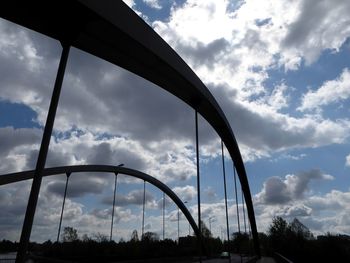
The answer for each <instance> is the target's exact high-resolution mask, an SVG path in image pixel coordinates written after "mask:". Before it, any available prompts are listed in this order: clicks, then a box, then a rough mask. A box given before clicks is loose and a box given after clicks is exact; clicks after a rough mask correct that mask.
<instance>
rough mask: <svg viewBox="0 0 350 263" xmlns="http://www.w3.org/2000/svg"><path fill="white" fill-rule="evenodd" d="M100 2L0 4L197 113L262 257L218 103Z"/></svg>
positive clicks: (128, 19) (123, 13)
mask: <svg viewBox="0 0 350 263" xmlns="http://www.w3.org/2000/svg"><path fill="white" fill-rule="evenodd" d="M101 3H102V2H101V1H99V0H52V1H20V0H11V1H9V0H8V1H3V2H2V3H1V4H0V6H1V8H0V17H2V18H5V19H7V20H10V21H12V22H14V23H17V24H20V25H22V26H25V27H27V28H30V29H32V30H35V31H37V32H40V33H42V34H45V35H47V36H49V37H52V38H54V39H57V40H59V41H61V43H65V45H69V46H74V47H76V48H78V49H81V50H83V51H86V52H88V53H90V54H92V55H94V56H97V57H99V58H101V59H104V60H107V61H109V62H111V63H113V64H115V65H117V66H120V67H122V68H125V69H127V70H129V71H131V72H133V73H135V74H137V75H139V76H141V77H143V78H145V79H147V80H149V81H151V82H153V83H155V84H157V85H158V86H160V87H161V88H163V89H165V90H167V91H168V92H170V93H171V94H173V95H174V96H176V97H178V98H179V99H181V100H182V101H184V102H185V103H187V104H188V105H189V106H191V107H192V108H193V109H195V110H196V111H197V112H198V113H200V114H201V115H202V116H203V117H204V118H205V119H206V120H207V121H208V123H209V124H210V125H211V126H212V127H213V128H214V129H215V131H216V132H217V133H218V135H219V136H220V138H221V139H222V141H223V142H224V144H225V145H226V147H227V150H228V152H229V153H230V156H231V158H232V160H233V162H234V165H235V168H236V170H237V174H238V177H239V180H240V182H241V186H242V190H243V194H244V198H245V200H246V206H247V211H248V217H249V221H250V224H251V229H252V235H253V239H254V247H255V251H256V253H257V254H258V255H260V247H259V239H258V232H257V227H256V222H255V215H254V208H253V202H252V199H251V193H250V189H249V183H248V179H247V175H246V171H245V167H244V164H243V160H242V157H241V154H240V150H239V147H238V144H237V141H236V138H235V136H234V134H233V131H232V129H231V126H230V124H229V122H228V120H227V118H226V116H225V114H224V113H223V111H222V109H221V108H220V106H219V104H218V103H217V101H216V99H215V98H214V97H213V95H212V94H211V93H210V91H209V90H208V88H207V87H206V86H205V85H204V84H203V82H202V81H201V80H200V79H199V78H198V76H197V75H196V74H195V73H194V72H193V71H192V70H191V69H190V67H189V66H188V65H187V64H186V63H185V62H184V61H183V60H182V59H181V57H180V56H179V55H178V54H177V53H176V52H175V51H174V50H173V49H172V48H171V47H170V46H169V45H168V44H167V43H166V42H165V41H164V40H163V39H162V38H161V37H160V36H159V35H158V34H157V33H156V32H154V30H153V29H152V28H151V27H150V26H148V25H147V24H146V23H145V22H144V21H143V20H142V19H141V18H140V17H139V16H138V15H137V14H136V13H134V12H133V11H132V10H131V9H130V8H128V6H127V5H126V4H124V3H123V2H122V1H115V0H105V1H103V4H101ZM62 14H64V16H63V15H62ZM77 14H79V16H77ZM33 17H35V19H33ZM39 187H40V186H39Z"/></svg>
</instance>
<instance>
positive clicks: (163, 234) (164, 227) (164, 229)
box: [163, 192, 165, 240]
mask: <svg viewBox="0 0 350 263" xmlns="http://www.w3.org/2000/svg"><path fill="white" fill-rule="evenodd" d="M163 240H165V193H164V192H163Z"/></svg>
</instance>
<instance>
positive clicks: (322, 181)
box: [0, 0, 350, 241]
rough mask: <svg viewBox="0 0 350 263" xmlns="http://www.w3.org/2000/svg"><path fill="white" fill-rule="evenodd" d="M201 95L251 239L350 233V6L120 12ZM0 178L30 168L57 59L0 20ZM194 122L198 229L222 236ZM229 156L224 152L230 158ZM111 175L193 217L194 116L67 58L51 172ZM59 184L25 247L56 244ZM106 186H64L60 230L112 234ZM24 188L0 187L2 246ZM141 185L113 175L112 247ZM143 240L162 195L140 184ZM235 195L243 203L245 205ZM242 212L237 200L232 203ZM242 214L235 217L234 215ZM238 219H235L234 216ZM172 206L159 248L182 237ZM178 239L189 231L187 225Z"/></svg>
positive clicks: (50, 189) (157, 2) (132, 219)
mask: <svg viewBox="0 0 350 263" xmlns="http://www.w3.org/2000/svg"><path fill="white" fill-rule="evenodd" d="M125 2H127V4H128V5H129V6H130V7H131V8H132V9H133V10H134V11H135V12H137V13H138V14H139V15H140V16H141V17H142V18H143V19H144V20H145V21H146V22H147V23H148V24H149V25H150V26H151V27H152V28H153V29H154V30H155V31H156V32H157V33H158V34H159V35H160V36H161V37H162V38H163V39H164V40H165V41H167V42H168V43H169V45H170V46H171V47H172V48H173V49H174V50H175V51H176V52H178V53H179V55H180V56H181V57H182V58H183V59H184V60H185V61H186V62H187V63H188V64H189V65H190V67H191V68H192V69H193V70H194V72H196V74H197V75H198V76H199V77H200V78H201V79H202V81H203V82H204V83H205V84H206V85H207V87H208V88H209V90H210V91H211V92H212V93H213V95H214V96H215V97H216V99H217V101H218V102H219V103H220V105H221V106H222V108H223V110H224V112H225V114H226V116H227V118H228V120H229V122H230V123H231V126H232V129H233V131H234V133H235V135H236V138H237V141H238V143H239V147H240V149H241V153H242V156H243V159H244V161H245V166H246V170H247V174H248V179H249V182H250V186H251V192H252V196H253V202H254V205H255V213H256V218H257V222H258V230H259V231H261V232H263V231H266V230H267V228H268V225H269V224H270V222H271V219H272V217H273V216H282V217H284V218H285V219H286V220H288V221H289V220H292V219H293V218H294V217H298V219H299V220H300V221H301V222H303V223H304V224H305V225H306V226H308V227H309V228H310V229H311V231H313V232H314V233H315V234H322V233H326V232H328V231H329V232H333V233H345V234H350V220H349V217H348V214H349V212H350V205H349V203H350V202H349V201H350V191H349V189H350V188H349V183H348V182H349V180H348V176H349V172H350V147H349V146H350V141H349V134H350V120H349V113H350V112H349V111H350V107H349V105H350V100H349V98H350V69H349V68H350V62H349V61H350V40H349V39H350V18H349V16H348V14H349V12H350V3H349V2H348V1H346V0H339V1H332V0H322V1H319V0H308V1H307V0H293V1H277V0H268V1H258V0H249V1H248V0H247V1H214V0H208V1H199V0H198V1H196V0H188V1H184V0H182V1H168V0H139V1H136V0H134V1H132V0H129V1H125ZM0 35H1V39H0V58H1V59H0V61H1V65H0V76H1V78H0V82H1V84H0V89H1V93H0V143H1V145H2V153H1V154H0V158H1V162H0V172H1V174H5V173H9V172H16V171H21V170H28V169H33V168H34V167H35V162H36V157H37V154H38V147H39V143H40V139H41V135H42V128H43V125H44V123H45V118H46V112H47V109H48V101H49V98H50V96H51V91H52V87H53V83H54V79H55V74H56V70H57V66H58V60H59V55H60V51H61V47H60V45H59V43H58V42H57V41H54V40H52V39H50V38H47V37H45V36H42V35H40V34H38V33H35V32H32V31H30V30H27V29H25V28H22V27H19V26H17V25H15V24H12V23H10V22H8V21H5V20H0ZM199 121H200V125H199V126H200V131H199V139H200V145H201V148H200V154H201V179H202V185H201V188H202V189H201V190H202V200H203V203H202V218H203V219H204V221H205V222H206V223H207V224H208V219H209V217H211V216H214V215H215V222H213V224H212V229H213V233H214V235H215V236H220V234H221V230H222V229H221V228H220V226H224V225H225V224H224V222H225V221H224V209H223V208H224V206H223V205H224V203H223V182H222V164H221V149H220V140H219V138H218V136H217V135H216V133H215V132H214V131H213V129H212V128H211V127H210V126H209V125H208V124H207V123H206V122H205V121H204V120H203V119H202V118H200V119H199ZM226 156H227V153H226ZM96 163H99V164H114V165H117V164H119V163H124V164H125V166H127V167H130V168H134V169H138V170H141V171H144V172H147V173H149V174H151V175H153V176H155V177H157V178H158V179H160V180H162V181H164V182H165V183H167V184H168V185H169V186H170V187H171V188H172V189H173V190H174V191H175V192H176V193H178V194H179V196H180V197H181V198H182V200H183V201H188V203H187V206H188V208H189V209H190V210H191V212H192V213H193V216H194V217H195V218H196V217H197V209H196V177H195V175H196V170H195V169H196V164H195V150H194V112H193V110H192V109H191V108H189V107H188V106H187V105H185V104H184V103H183V102H181V101H179V100H178V99H177V98H174V97H173V96H171V95H170V94H168V93H167V92H165V91H163V90H161V89H160V88H159V87H157V86H155V85H153V84H151V83H149V82H147V81H145V80H143V79H141V78H139V77H137V76H134V75H133V74H132V73H129V72H127V71H125V70H123V69H120V68H119V67H116V66H114V65H111V64H109V63H107V62H105V61H102V60H100V59H97V58H95V57H92V56H90V55H88V54H86V53H84V52H81V51H79V50H76V49H74V48H73V49H72V50H71V53H70V58H69V61H68V66H67V71H66V75H65V79H64V83H63V88H62V95H61V99H60V104H59V108H58V111H57V118H56V121H55V126H54V135H53V137H52V140H51V144H50V150H49V154H48V160H47V164H46V166H47V167H52V166H58V165H73V164H96ZM225 166H226V174H227V177H228V178H227V180H228V182H227V183H228V197H229V205H230V207H229V214H230V230H231V232H232V231H236V230H237V220H236V210H235V206H234V203H235V199H234V193H233V178H232V175H233V171H232V162H231V161H230V160H229V159H226V161H225ZM64 180H65V176H64V175H58V176H54V177H51V178H45V179H44V180H43V185H42V189H41V193H40V200H39V204H38V210H37V214H36V218H35V222H34V228H33V232H32V239H33V240H38V241H43V240H47V239H54V238H55V237H56V231H57V228H58V220H59V216H60V214H59V213H60V206H61V204H62V195H63V189H64ZM113 180H114V176H113V175H112V174H111V175H108V174H90V175H86V174H85V175H81V176H79V175H76V176H75V175H72V177H71V179H70V184H69V188H68V202H67V204H66V209H65V214H64V220H63V225H69V226H73V227H76V228H77V229H78V233H79V234H80V235H83V234H88V235H93V234H94V233H97V232H100V233H102V234H106V235H108V234H109V227H110V225H109V224H110V217H111V205H112V202H111V200H112V199H111V195H112V193H113V192H112V191H113V182H114V181H113ZM29 188H30V182H22V183H16V184H12V185H8V186H2V187H0V210H1V211H3V212H2V213H1V214H0V236H2V237H3V238H8V239H12V240H18V239H19V235H20V229H21V225H22V222H23V214H24V212H25V206H26V202H27V198H28V193H29ZM142 188H143V184H142V182H141V181H140V180H136V179H132V178H128V177H126V176H120V180H119V184H118V193H119V194H118V198H117V206H116V210H115V211H116V216H117V220H116V222H117V224H116V229H117V230H115V231H116V232H115V236H117V237H116V239H119V238H120V237H123V238H124V239H129V238H130V234H131V231H132V230H133V229H137V230H138V232H139V233H140V229H141V212H142V209H141V206H140V205H141V201H142ZM146 188H147V207H146V225H147V227H146V229H147V231H154V232H157V233H158V234H161V233H162V228H161V220H162V217H161V204H162V193H161V192H160V191H159V190H157V189H155V188H154V187H153V186H150V185H147V187H146ZM239 196H240V195H239ZM239 203H240V204H241V200H239ZM241 208H242V207H241V205H240V211H241ZM241 213H242V211H241ZM176 220H177V208H176V207H175V206H174V204H172V202H170V201H169V200H167V207H166V221H167V225H166V236H167V237H169V238H176V237H177V223H176ZM180 222H181V230H180V231H181V235H185V234H187V231H188V228H187V227H188V225H187V222H186V221H185V220H184V219H183V217H181V220H180Z"/></svg>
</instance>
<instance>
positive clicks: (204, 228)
mask: <svg viewBox="0 0 350 263" xmlns="http://www.w3.org/2000/svg"><path fill="white" fill-rule="evenodd" d="M201 228H202V229H201V230H202V231H201V232H202V236H203V237H204V238H210V237H212V234H211V232H210V230H209V229H208V227H207V226H206V225H205V223H204V222H203V221H202V220H201Z"/></svg>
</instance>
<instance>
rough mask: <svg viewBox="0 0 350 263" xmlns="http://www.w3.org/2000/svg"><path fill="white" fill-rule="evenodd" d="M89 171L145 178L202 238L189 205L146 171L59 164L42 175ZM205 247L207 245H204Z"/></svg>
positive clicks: (13, 178)
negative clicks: (173, 204)
mask: <svg viewBox="0 0 350 263" xmlns="http://www.w3.org/2000/svg"><path fill="white" fill-rule="evenodd" d="M89 172H101V173H120V174H126V175H129V176H132V177H135V178H139V179H141V180H144V181H145V182H148V183H150V184H152V185H154V186H155V187H157V188H159V189H160V190H162V191H163V192H164V193H166V194H167V196H169V198H170V199H171V200H172V201H173V202H174V203H175V204H176V205H177V206H178V207H179V209H180V210H181V212H182V213H183V214H184V216H185V217H186V219H187V220H188V222H189V223H190V224H191V226H192V228H193V231H194V232H195V234H196V236H197V238H200V235H201V232H200V231H199V228H198V226H197V224H196V222H195V221H194V219H193V217H192V215H191V213H190V212H189V211H188V209H187V207H186V206H185V204H184V203H183V202H182V201H181V199H180V198H179V197H178V196H177V195H176V194H175V193H174V192H173V191H172V190H171V189H170V188H169V187H168V186H167V185H165V184H164V183H162V182H161V181H159V180H157V179H156V178H154V177H152V176H150V175H148V174H146V173H143V172H140V171H137V170H134V169H130V168H126V167H120V166H112V165H73V166H59V167H52V168H46V169H44V170H43V171H42V176H51V175H56V174H64V173H70V174H72V173H89ZM34 174H35V170H30V171H24V172H19V173H11V174H4V175H0V185H6V184H11V183H15V182H20V181H24V180H29V179H32V178H33V177H34ZM75 176H76V175H75ZM202 246H203V245H202ZM203 248H205V247H204V246H203Z"/></svg>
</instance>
